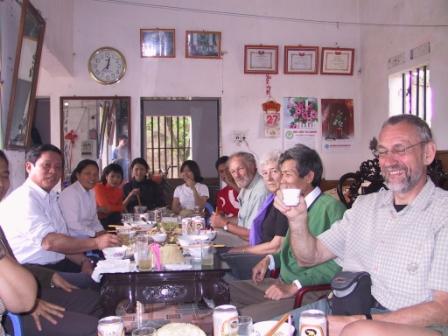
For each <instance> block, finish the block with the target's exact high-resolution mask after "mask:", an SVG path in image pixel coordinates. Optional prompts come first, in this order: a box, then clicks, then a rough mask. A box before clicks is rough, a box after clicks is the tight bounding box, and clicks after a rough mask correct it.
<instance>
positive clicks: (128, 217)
mask: <svg viewBox="0 0 448 336" xmlns="http://www.w3.org/2000/svg"><path fill="white" fill-rule="evenodd" d="M132 220H133V216H132V214H131V213H123V214H122V215H121V221H122V222H123V224H124V225H132Z"/></svg>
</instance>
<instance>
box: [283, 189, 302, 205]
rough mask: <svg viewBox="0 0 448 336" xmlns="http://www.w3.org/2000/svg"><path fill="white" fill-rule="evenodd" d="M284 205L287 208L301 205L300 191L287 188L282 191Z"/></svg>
mask: <svg viewBox="0 0 448 336" xmlns="http://www.w3.org/2000/svg"><path fill="white" fill-rule="evenodd" d="M282 194H283V203H284V204H285V205H287V206H296V205H298V204H299V196H300V189H298V188H286V189H282Z"/></svg>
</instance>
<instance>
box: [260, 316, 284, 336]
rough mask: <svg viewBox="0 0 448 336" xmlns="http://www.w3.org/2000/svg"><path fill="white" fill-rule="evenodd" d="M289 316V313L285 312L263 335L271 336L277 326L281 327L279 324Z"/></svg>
mask: <svg viewBox="0 0 448 336" xmlns="http://www.w3.org/2000/svg"><path fill="white" fill-rule="evenodd" d="M288 318H289V314H288V313H286V314H285V315H283V317H282V318H281V319H280V320H278V322H277V323H276V324H275V325H274V326H273V327H272V328H271V329H270V330H269V331H268V332H267V333H266V334H265V336H272V335H274V334H275V332H276V331H277V330H278V328H280V327H281V325H282V324H283V323H285V322H286V321H287V320H288Z"/></svg>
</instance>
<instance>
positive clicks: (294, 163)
mask: <svg viewBox="0 0 448 336" xmlns="http://www.w3.org/2000/svg"><path fill="white" fill-rule="evenodd" d="M279 163H280V167H281V172H282V180H281V187H282V188H299V189H301V193H302V194H303V196H304V197H305V203H306V204H307V208H308V218H309V222H308V225H309V229H310V232H311V233H312V234H313V235H315V236H317V235H319V234H320V233H322V232H324V231H326V230H327V229H328V228H330V226H331V224H333V223H334V222H335V221H336V220H338V219H340V218H342V216H343V214H344V211H345V207H344V205H343V204H342V203H341V202H339V201H338V200H336V199H335V198H333V197H332V196H329V195H325V194H323V193H322V192H321V190H320V188H319V187H318V186H319V184H320V181H321V177H322V171H323V167H322V161H321V159H320V157H319V155H318V154H317V152H316V151H314V150H312V149H310V148H308V147H307V146H304V145H300V144H298V145H296V146H294V147H293V148H291V149H288V150H287V151H286V152H284V153H283V154H282V155H281V156H280V159H279ZM276 268H280V276H279V278H278V279H271V278H266V279H265V278H264V277H265V275H266V273H267V271H268V270H273V269H276ZM339 270H340V267H339V266H338V265H337V264H336V263H335V262H334V261H329V262H326V263H324V264H321V265H318V266H316V267H301V266H300V265H298V264H297V261H296V258H295V256H294V253H293V250H292V248H291V246H290V235H289V231H288V233H287V235H286V238H285V240H284V242H283V245H282V247H281V250H280V251H279V252H277V253H276V254H274V255H268V256H266V257H265V258H263V259H262V260H261V261H260V262H259V263H258V264H257V265H256V266H255V267H254V268H253V270H252V274H253V275H252V280H242V281H234V282H231V283H230V284H229V285H230V297H231V302H232V303H233V304H235V305H237V307H238V309H239V311H240V314H241V315H249V316H252V318H253V319H254V321H262V320H264V319H268V318H270V317H272V316H278V315H281V314H283V313H285V312H287V311H289V310H291V308H292V307H293V303H294V296H295V294H296V293H297V292H298V291H299V289H300V288H301V287H303V286H308V285H317V284H323V283H329V282H330V280H331V279H332V278H333V276H334V275H335V274H336V273H337V272H338V271H339ZM315 299H317V297H316V296H313V295H310V296H308V297H306V298H305V303H308V302H311V301H314V300H315Z"/></svg>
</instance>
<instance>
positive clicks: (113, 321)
mask: <svg viewBox="0 0 448 336" xmlns="http://www.w3.org/2000/svg"><path fill="white" fill-rule="evenodd" d="M98 336H124V324H123V319H122V318H121V317H120V316H108V317H105V318H102V319H101V320H99V321H98Z"/></svg>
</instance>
